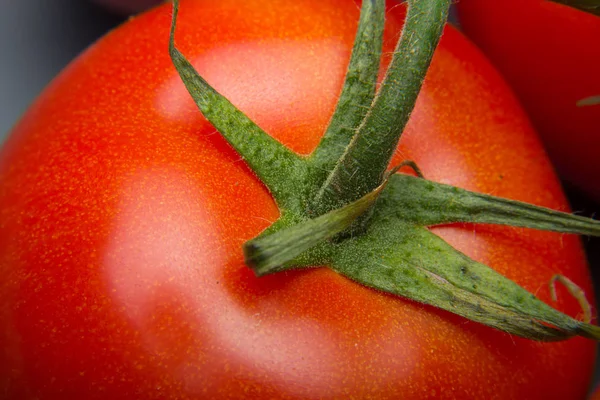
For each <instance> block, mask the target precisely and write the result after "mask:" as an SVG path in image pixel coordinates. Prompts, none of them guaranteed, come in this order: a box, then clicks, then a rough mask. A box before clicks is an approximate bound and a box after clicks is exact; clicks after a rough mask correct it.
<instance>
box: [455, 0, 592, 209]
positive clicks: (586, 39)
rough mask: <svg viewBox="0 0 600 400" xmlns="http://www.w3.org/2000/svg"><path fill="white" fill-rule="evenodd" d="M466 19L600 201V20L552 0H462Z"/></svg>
mask: <svg viewBox="0 0 600 400" xmlns="http://www.w3.org/2000/svg"><path fill="white" fill-rule="evenodd" d="M456 7H457V10H458V16H459V18H460V24H461V26H462V28H463V30H464V31H465V32H466V33H467V35H468V36H469V37H470V38H471V39H472V40H473V41H474V42H475V43H476V44H477V45H478V46H479V47H480V48H481V49H483V50H484V52H485V53H486V55H487V56H488V57H489V58H490V59H491V60H492V61H493V62H494V64H495V65H496V66H497V67H498V69H499V70H500V72H501V73H502V74H503V75H504V76H505V77H506V79H507V80H508V82H509V83H510V85H511V86H512V87H513V88H514V90H515V91H516V92H517V94H518V96H519V98H520V100H521V101H522V102H523V105H524V106H525V109H526V110H527V112H528V113H529V114H530V115H531V118H532V119H533V122H534V124H535V126H536V128H537V130H538V132H539V134H540V135H541V137H542V140H543V141H544V145H545V146H546V148H547V150H548V152H549V154H550V156H551V158H552V160H553V161H554V162H555V164H556V166H557V168H558V170H559V172H560V173H561V174H563V175H564V177H565V178H566V179H567V180H569V181H571V182H573V183H574V184H575V185H577V186H578V187H580V188H581V189H583V190H585V191H586V192H587V193H588V194H590V195H592V196H593V197H594V198H595V200H600V184H599V183H598V176H599V175H600V157H598V149H600V105H594V106H583V107H578V106H577V102H578V101H580V100H582V99H587V98H590V97H592V96H598V95H600V74H598V66H599V65H600V46H598V38H599V37H600V18H599V17H597V16H595V15H592V14H588V13H586V12H584V11H580V10H576V9H573V8H570V7H567V6H564V5H561V4H557V3H554V2H552V1H547V0H507V1H501V2H500V1H488V0H461V1H459V2H457V4H456Z"/></svg>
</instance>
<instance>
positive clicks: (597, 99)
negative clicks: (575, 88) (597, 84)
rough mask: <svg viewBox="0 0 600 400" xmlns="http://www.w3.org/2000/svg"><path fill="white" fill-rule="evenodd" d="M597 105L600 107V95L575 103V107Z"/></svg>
mask: <svg viewBox="0 0 600 400" xmlns="http://www.w3.org/2000/svg"><path fill="white" fill-rule="evenodd" d="M599 105H600V95H598V96H590V97H586V98H584V99H581V100H579V101H578V102H577V107H587V106H599Z"/></svg>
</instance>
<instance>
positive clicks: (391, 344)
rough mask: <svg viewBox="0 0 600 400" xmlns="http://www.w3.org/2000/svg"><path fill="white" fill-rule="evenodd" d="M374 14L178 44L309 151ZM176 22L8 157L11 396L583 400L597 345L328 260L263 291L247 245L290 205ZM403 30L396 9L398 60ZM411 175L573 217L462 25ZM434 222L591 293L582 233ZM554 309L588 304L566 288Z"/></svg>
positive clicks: (272, 10) (424, 120)
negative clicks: (502, 321) (367, 277)
mask: <svg viewBox="0 0 600 400" xmlns="http://www.w3.org/2000/svg"><path fill="white" fill-rule="evenodd" d="M358 12H359V10H358V7H357V5H356V4H355V3H354V2H353V1H347V0H295V1H293V2H290V1H288V0H272V1H270V2H268V3H265V2H264V1H261V0H247V1H244V2H240V1H238V0H196V1H187V2H185V1H184V2H183V3H182V6H181V10H180V21H179V24H178V31H177V38H176V42H177V43H178V46H179V47H180V49H181V50H182V52H183V53H184V54H186V55H187V56H188V57H189V58H190V59H191V60H192V62H193V63H194V65H195V66H196V67H197V68H198V70H199V72H200V73H201V74H202V75H203V76H204V77H205V78H206V79H207V80H208V81H209V82H210V83H211V84H213V85H214V86H215V87H216V88H217V89H218V90H219V91H220V92H222V93H223V94H225V95H226V96H227V97H228V98H230V99H231V101H232V102H233V103H234V104H236V105H237V106H238V107H240V108H241V109H242V110H243V111H245V112H246V113H247V114H248V115H249V116H250V117H251V118H252V119H253V120H255V121H256V122H257V123H258V124H259V125H260V126H261V127H263V128H264V129H266V130H267V131H268V132H270V133H271V134H272V135H273V136H274V137H276V138H277V139H278V140H281V141H282V142H284V143H285V144H286V145H288V146H289V147H290V148H292V149H293V150H294V151H297V152H299V153H302V154H307V153H309V152H310V151H311V149H313V148H314V147H315V146H316V145H317V143H318V140H319V137H320V135H321V134H322V133H323V131H324V129H325V127H326V125H327V122H328V119H329V118H330V116H331V114H332V112H333V109H334V107H335V103H336V98H337V96H338V94H339V91H340V89H341V85H342V83H343V79H344V73H345V68H346V66H347V63H348V60H349V57H350V51H351V47H352V42H353V39H354V33H355V30H356V24H357V20H358ZM170 17H171V10H170V8H169V6H167V5H165V6H163V7H159V8H157V9H154V10H152V11H150V12H149V13H146V14H144V15H142V16H140V17H137V18H134V19H132V20H131V21H129V22H127V23H126V24H125V25H123V26H122V27H121V28H119V29H117V30H115V31H113V32H111V33H110V34H109V35H107V36H106V37H105V38H103V39H102V40H100V41H99V42H98V43H96V44H95V45H94V46H93V47H91V48H90V49H89V50H87V51H86V52H85V53H84V54H83V55H81V56H80V57H79V58H78V59H76V60H75V61H74V62H73V63H72V64H71V65H70V66H69V67H68V68H67V69H66V70H65V71H63V72H62V73H61V74H60V76H59V77H57V78H56V79H55V81H54V82H53V83H52V84H51V85H50V86H49V87H48V88H47V89H46V90H45V92H44V93H43V94H42V95H41V97H40V98H39V99H38V100H37V101H36V103H35V104H33V106H32V107H31V109H30V110H29V111H28V112H27V113H26V114H25V116H24V117H23V119H22V120H21V122H20V123H19V124H18V125H17V126H16V128H15V130H14V131H13V132H12V135H11V136H10V138H9V140H8V142H7V143H6V145H5V146H4V148H3V149H2V153H1V154H0V188H1V189H0V216H1V220H0V221H1V223H0V275H1V276H2V277H3V279H2V280H1V281H0V282H1V283H0V304H1V305H2V307H1V308H0V376H2V380H0V393H3V395H4V398H5V399H19V400H23V399H34V398H35V399H40V400H48V399H66V398H80V399H112V400H117V399H139V400H145V399H165V400H167V399H224V398H250V399H258V398H290V399H292V398H296V399H300V398H302V399H306V398H350V397H352V398H377V399H386V398H402V399H424V398H445V399H469V398H472V399H480V398H490V399H492V398H499V399H523V398H527V399H534V398H540V399H546V398H568V399H575V398H583V397H584V396H585V393H586V391H587V386H588V384H589V380H590V374H591V370H592V366H593V363H594V352H595V344H594V343H593V342H591V341H588V340H585V339H581V338H575V339H571V340H568V341H565V342H559V343H544V344H542V343H537V342H533V341H528V340H525V339H520V338H516V337H512V336H510V335H508V334H505V333H502V332H499V331H495V330H493V329H490V328H487V327H484V326H482V325H479V324H477V323H473V322H469V321H467V320H465V319H462V318H460V317H458V316H455V315H453V314H450V313H447V312H443V311H440V310H437V309H435V308H433V307H428V306H424V305H421V304H417V303H414V302H411V301H408V300H405V299H403V298H400V297H397V296H391V295H385V294H382V293H378V292H376V291H374V290H370V289H368V288H365V287H363V286H361V285H359V284H356V283H353V282H351V281H349V280H347V279H345V278H343V277H341V276H339V275H337V274H336V273H334V272H332V271H331V270H330V269H327V268H314V269H310V270H304V271H292V272H286V273H281V274H276V275H271V276H267V277H263V278H256V277H255V276H254V275H253V273H252V272H251V270H250V269H249V268H248V267H247V266H245V265H244V262H243V255H242V250H241V246H242V244H243V243H244V242H245V241H246V240H249V239H250V238H252V237H254V236H256V235H257V234H258V233H259V232H261V231H262V230H263V229H265V228H266V227H267V226H268V225H269V224H270V223H271V222H272V221H274V220H275V219H276V218H277V217H278V209H277V207H276V205H275V204H274V202H273V200H272V198H271V197H270V195H269V193H268V191H267V190H266V189H265V187H264V186H263V185H262V184H261V182H259V181H258V180H257V179H256V178H255V176H254V175H253V173H252V172H251V171H250V170H249V168H248V167H247V166H246V165H245V164H244V162H243V160H242V159H241V158H240V157H239V156H238V155H237V154H236V153H235V152H234V151H233V150H232V149H231V148H230V147H229V146H228V145H227V144H226V142H225V141H224V140H223V138H222V137H221V136H220V135H219V134H218V133H217V132H216V131H215V129H214V128H213V127H212V126H211V125H210V124H209V123H208V122H207V121H206V120H205V119H204V118H203V117H202V116H201V115H200V113H199V112H198V110H197V109H196V107H195V105H194V104H193V102H192V101H191V99H190V98H189V95H188V94H187V93H186V91H185V89H184V87H183V84H182V83H181V81H180V79H179V77H178V75H177V73H176V71H175V69H174V68H173V66H172V65H171V62H170V60H169V57H168V54H167V39H168V28H169V23H170ZM402 17H403V9H402V8H401V7H394V8H392V9H391V11H390V14H389V20H388V27H387V28H388V30H387V33H386V45H385V52H386V54H387V55H388V56H389V54H390V52H391V51H392V49H393V45H394V41H395V39H396V38H397V37H398V35H399V32H400V29H401V25H402V22H401V21H402ZM387 61H389V60H387V59H386V62H387ZM404 159H413V160H416V162H417V163H418V164H419V165H420V167H421V168H422V169H423V171H424V173H425V175H426V176H427V177H428V178H430V179H433V180H436V181H443V182H447V183H451V184H455V185H458V186H461V187H464V188H468V189H471V190H479V191H483V192H488V193H493V194H495V195H499V196H505V197H510V198H514V199H519V200H523V201H529V202H534V203H536V204H540V205H545V206H548V207H553V208H556V209H562V210H566V209H567V208H568V206H567V202H566V201H565V198H564V196H563V193H562V192H561V188H560V185H559V182H558V181H557V178H556V176H555V175H554V173H553V171H552V167H551V165H550V164H549V162H548V160H547V157H546V155H545V153H544V151H543V149H542V146H541V144H540V142H539V140H538V138H537V136H536V134H535V133H534V131H533V130H532V128H531V126H530V124H529V122H528V120H527V118H526V116H525V114H524V113H523V111H522V110H521V109H520V108H519V105H518V103H517V101H516V100H515V99H514V98H513V97H512V95H511V92H510V90H509V89H508V88H507V86H506V85H505V84H504V83H503V81H502V79H501V78H500V76H499V75H498V74H497V73H496V72H495V70H494V69H493V67H492V66H491V65H490V64H489V63H488V62H487V61H486V60H485V58H484V57H483V56H482V55H481V54H480V53H479V51H478V50H477V49H476V48H475V47H474V46H473V45H472V44H470V43H469V42H468V41H467V40H466V39H465V38H464V37H463V36H462V35H461V34H460V33H458V32H457V31H456V30H455V29H454V28H452V27H448V28H447V29H446V30H445V34H444V36H443V38H442V41H441V44H440V47H439V49H438V51H437V53H436V55H435V57H434V61H433V65H432V67H431V70H430V71H429V73H428V76H427V79H426V82H425V85H424V89H423V91H422V92H421V94H420V97H419V100H418V103H417V107H416V109H415V111H414V114H413V115H412V117H411V121H410V123H409V126H408V128H407V131H406V132H405V135H404V136H403V138H402V141H401V146H400V147H399V149H398V151H397V154H396V156H395V159H394V163H398V162H399V161H400V160H404ZM432 229H433V230H434V232H436V233H437V234H439V235H441V236H442V237H444V238H445V239H446V240H447V241H449V242H450V243H451V244H453V245H455V246H456V247H458V248H459V249H461V250H462V251H464V252H465V253H466V254H468V255H469V256H471V257H474V258H475V259H477V260H478V261H481V262H485V263H487V264H488V265H491V266H492V267H493V268H495V269H496V270H498V271H499V272H501V273H502V274H505V275H506V276H508V277H509V278H511V279H513V280H515V281H517V282H518V283H519V284H521V285H523V286H524V287H525V288H527V289H528V290H530V291H532V292H535V293H537V295H538V296H539V297H540V298H542V299H544V300H545V301H551V300H550V298H549V290H548V287H547V283H548V282H549V281H550V279H551V277H552V276H553V274H555V273H562V274H564V275H567V276H568V277H569V278H570V279H572V280H573V281H575V282H576V283H577V284H578V285H580V286H581V287H582V288H583V289H584V290H585V291H586V292H587V293H588V296H590V297H591V284H590V280H589V276H588V271H587V267H586V262H585V257H584V254H583V252H582V249H581V245H580V242H579V240H578V239H577V237H574V236H569V235H559V234H553V233H547V232H537V231H532V230H527V229H518V228H506V227H491V226H477V227H475V226H470V225H461V226H444V227H436V228H432ZM590 301H593V299H592V298H590ZM556 306H557V307H558V308H559V309H561V310H562V311H564V312H567V313H569V314H571V315H574V316H576V315H578V313H579V312H580V311H579V308H578V305H577V302H576V301H575V300H573V299H571V298H570V297H569V296H568V295H567V294H566V292H564V291H560V290H559V301H558V303H556Z"/></svg>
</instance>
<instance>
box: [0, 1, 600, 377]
mask: <svg viewBox="0 0 600 400" xmlns="http://www.w3.org/2000/svg"><path fill="white" fill-rule="evenodd" d="M1 1H2V3H3V4H2V11H1V12H0V144H1V143H2V141H3V140H4V139H5V137H6V135H7V134H8V132H9V130H10V129H11V127H12V126H13V125H14V124H15V123H16V121H17V120H18V118H19V117H20V115H21V114H22V113H23V112H24V111H25V110H26V109H27V106H28V105H29V104H30V103H31V102H32V101H33V100H34V99H35V97H36V96H37V95H38V94H39V93H40V91H41V90H42V89H43V88H44V87H45V86H46V84H47V83H48V82H49V81H50V80H51V79H52V78H53V77H54V76H55V75H56V74H57V73H58V72H59V71H60V70H61V69H62V68H63V67H64V66H65V65H66V64H67V63H68V62H69V61H70V60H71V59H73V57H75V56H76V55H77V54H78V53H80V52H81V51H82V50H83V49H84V48H86V47H87V46H88V45H90V44H91V43H92V42H94V41H95V40H96V39H97V38H99V37H100V36H102V35H103V34H104V33H105V32H107V31H108V30H110V29H111V28H113V27H115V26H117V25H119V24H120V23H121V22H122V21H123V20H124V18H122V17H118V16H115V15H113V14H110V13H109V12H107V11H104V10H103V9H101V8H100V7H98V6H96V5H93V4H90V3H89V2H88V1H86V0H1ZM565 186H566V189H567V194H568V195H569V198H570V200H571V203H572V204H573V208H574V209H575V210H577V211H578V212H579V213H580V214H582V215H587V216H591V215H592V214H593V213H594V212H600V204H594V203H593V202H591V201H589V200H588V199H586V198H585V196H582V195H581V194H580V193H578V191H576V190H575V189H573V188H571V187H569V185H568V184H566V185H565ZM583 242H584V244H585V246H586V250H587V253H588V256H589V258H590V263H591V269H592V274H593V275H594V278H595V282H596V283H597V285H596V286H597V287H600V285H598V283H599V282H600V239H596V238H594V239H589V238H584V240H583ZM598 297H599V298H600V294H599V296H598ZM596 376H597V377H600V370H599V369H598V368H597V373H596ZM596 381H598V379H596Z"/></svg>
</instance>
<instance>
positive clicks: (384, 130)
mask: <svg viewBox="0 0 600 400" xmlns="http://www.w3.org/2000/svg"><path fill="white" fill-rule="evenodd" d="M449 7H450V0H427V1H426V0H409V1H408V12H407V16H406V22H405V24H404V28H403V30H402V35H401V37H400V40H399V42H398V45H397V47H396V51H395V53H394V57H393V59H392V62H391V64H390V67H389V69H388V72H387V74H386V77H385V79H384V81H383V83H382V85H381V88H380V90H379V92H378V93H377V96H376V98H375V100H374V102H373V105H372V107H371V109H370V110H369V112H368V113H367V115H366V117H365V120H364V121H363V123H362V124H361V125H360V127H359V128H358V130H357V132H356V134H355V135H354V137H353V138H352V141H351V142H350V144H349V146H348V147H347V148H346V150H345V152H344V154H343V155H342V157H341V158H340V160H339V162H338V163H337V165H336V166H335V168H334V170H333V171H332V172H331V173H330V175H329V177H328V178H327V181H326V182H325V184H324V185H323V186H322V188H321V189H320V190H319V192H318V193H317V197H316V198H315V200H314V203H313V208H314V211H315V214H317V215H320V214H322V213H324V212H327V211H330V210H332V209H335V208H337V207H340V206H342V205H344V204H347V203H349V202H351V201H354V200H356V199H358V198H360V197H362V196H364V195H365V194H367V193H369V192H371V191H372V190H373V189H375V188H376V187H377V186H379V185H380V184H381V182H382V180H383V177H384V174H385V171H386V170H387V168H388V165H389V163H390V160H391V157H392V155H393V153H394V151H395V150H396V146H397V144H398V141H399V140H400V136H401V135H402V132H403V131H404V127H405V126H406V124H407V122H408V119H409V117H410V114H411V113H412V110H413V108H414V106H415V103H416V101H417V96H418V94H419V92H420V90H421V86H422V85H423V81H424V79H425V75H426V73H427V69H428V68H429V64H430V63H431V59H432V58H433V54H434V51H435V49H436V47H437V44H438V42H439V39H440V37H441V35H442V31H443V28H444V25H445V22H446V20H447V18H448V10H449Z"/></svg>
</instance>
